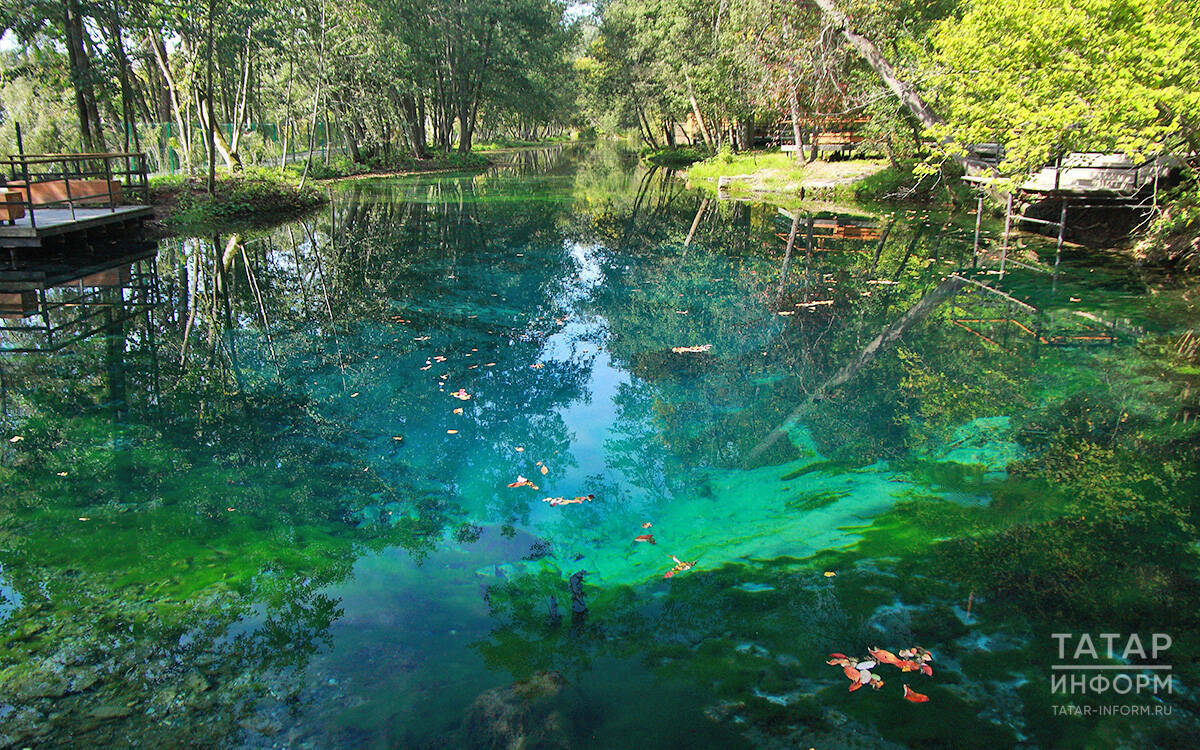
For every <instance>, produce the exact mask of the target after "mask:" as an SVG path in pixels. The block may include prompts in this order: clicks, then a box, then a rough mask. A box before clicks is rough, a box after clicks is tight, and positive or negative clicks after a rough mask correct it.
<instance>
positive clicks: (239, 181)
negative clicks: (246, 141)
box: [150, 169, 325, 235]
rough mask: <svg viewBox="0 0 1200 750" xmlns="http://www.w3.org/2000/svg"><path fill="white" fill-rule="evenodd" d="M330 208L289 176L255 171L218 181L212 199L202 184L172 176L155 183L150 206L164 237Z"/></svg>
mask: <svg viewBox="0 0 1200 750" xmlns="http://www.w3.org/2000/svg"><path fill="white" fill-rule="evenodd" d="M324 202H325V195H324V193H323V191H321V190H319V189H318V188H316V187H314V186H313V185H312V184H311V183H309V184H308V185H305V187H304V188H303V189H301V188H300V186H299V181H298V179H297V178H296V177H295V176H294V175H293V174H291V173H290V172H282V171H279V170H265V169H254V170H247V171H246V172H245V173H243V174H240V175H220V176H218V177H217V181H216V185H215V187H214V190H213V194H212V195H209V193H208V190H207V182H206V180H204V179H203V178H196V177H187V176H184V175H172V176H169V177H156V178H154V179H152V180H151V181H150V203H151V204H152V205H153V206H154V214H155V219H156V220H157V221H158V222H159V224H160V225H161V230H160V231H161V233H162V234H165V235H170V234H178V233H185V232H189V231H198V230H202V229H204V228H206V227H208V226H211V225H212V224H214V223H230V222H250V223H258V222H262V221H271V220H276V219H281V218H286V217H289V216H294V215H296V214H299V213H303V212H304V211H307V210H309V209H311V208H314V207H316V206H319V205H321V204H322V203H324Z"/></svg>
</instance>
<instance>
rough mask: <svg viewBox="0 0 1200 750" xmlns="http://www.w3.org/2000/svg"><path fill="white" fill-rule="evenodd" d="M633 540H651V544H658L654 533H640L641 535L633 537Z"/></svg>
mask: <svg viewBox="0 0 1200 750" xmlns="http://www.w3.org/2000/svg"><path fill="white" fill-rule="evenodd" d="M633 541H635V542H649V543H650V544H658V542H656V541H654V535H653V534H640V535H638V536H635V537H634V538H633Z"/></svg>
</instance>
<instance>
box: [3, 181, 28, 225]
mask: <svg viewBox="0 0 1200 750" xmlns="http://www.w3.org/2000/svg"><path fill="white" fill-rule="evenodd" d="M24 202H25V195H24V193H22V192H21V191H19V190H9V189H7V188H3V189H0V221H7V222H8V223H9V224H16V223H17V219H24V218H25V206H24V205H22V204H23V203H24Z"/></svg>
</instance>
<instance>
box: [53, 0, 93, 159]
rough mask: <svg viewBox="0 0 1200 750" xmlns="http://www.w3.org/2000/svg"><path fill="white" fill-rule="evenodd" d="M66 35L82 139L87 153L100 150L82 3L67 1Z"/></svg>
mask: <svg viewBox="0 0 1200 750" xmlns="http://www.w3.org/2000/svg"><path fill="white" fill-rule="evenodd" d="M62 11H63V32H64V33H65V35H66V42H67V61H68V63H69V65H70V69H71V86H72V88H74V90H75V114H76V116H77V117H78V118H79V136H80V139H81V140H82V142H83V148H84V150H85V151H98V150H100V149H99V148H97V147H96V142H95V139H96V136H98V135H99V134H98V133H95V134H94V133H93V132H92V118H91V108H90V107H89V98H90V97H89V95H88V92H89V90H90V89H91V88H92V80H91V65H90V63H89V61H88V58H87V51H86V50H85V49H84V45H83V33H84V31H83V19H82V18H81V10H80V8H79V2H78V0H63V4H62Z"/></svg>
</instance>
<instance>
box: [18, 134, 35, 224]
mask: <svg viewBox="0 0 1200 750" xmlns="http://www.w3.org/2000/svg"><path fill="white" fill-rule="evenodd" d="M13 124H14V125H15V126H16V128H17V158H18V159H20V160H21V176H22V177H23V178H24V179H25V201H26V202H27V203H28V204H29V206H28V208H29V228H30V229H37V220H35V219H34V217H33V185H31V184H29V162H28V161H26V160H25V142H24V140H23V139H22V138H21V123H19V122H17V123H13Z"/></svg>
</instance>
